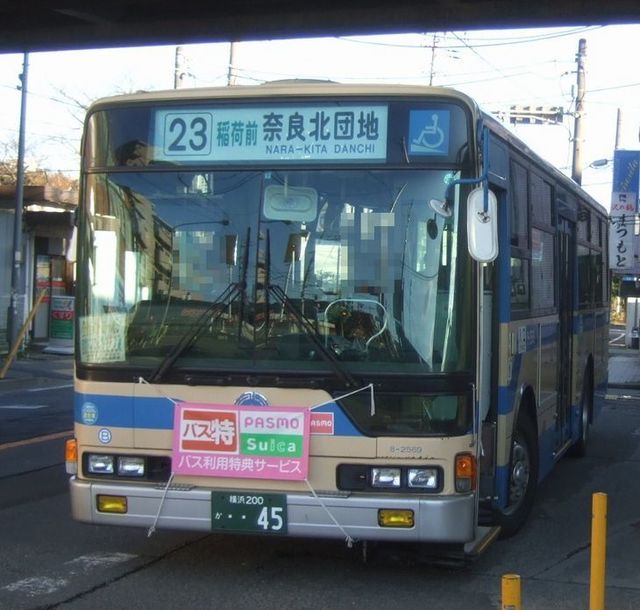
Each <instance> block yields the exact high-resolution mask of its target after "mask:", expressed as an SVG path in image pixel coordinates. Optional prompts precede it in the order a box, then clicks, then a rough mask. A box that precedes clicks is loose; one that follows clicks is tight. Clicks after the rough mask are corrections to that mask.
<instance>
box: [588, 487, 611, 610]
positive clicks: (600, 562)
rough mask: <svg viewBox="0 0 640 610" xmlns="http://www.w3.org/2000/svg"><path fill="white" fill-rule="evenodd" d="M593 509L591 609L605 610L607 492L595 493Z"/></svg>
mask: <svg viewBox="0 0 640 610" xmlns="http://www.w3.org/2000/svg"><path fill="white" fill-rule="evenodd" d="M591 510H592V517H591V581H590V586H589V610H604V580H605V564H606V558H607V494H605V493H595V494H593V498H592V505H591Z"/></svg>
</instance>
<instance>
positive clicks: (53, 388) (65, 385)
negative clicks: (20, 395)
mask: <svg viewBox="0 0 640 610" xmlns="http://www.w3.org/2000/svg"><path fill="white" fill-rule="evenodd" d="M72 387H73V384H72V383H65V384H64V385H52V386H49V387H47V388H31V389H30V390H27V392H47V391H48V390H62V389H64V388H72Z"/></svg>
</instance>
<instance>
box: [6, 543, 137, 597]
mask: <svg viewBox="0 0 640 610" xmlns="http://www.w3.org/2000/svg"><path fill="white" fill-rule="evenodd" d="M137 558H138V555H133V554H131V553H106V552H98V553H94V554H92V555H81V556H80V557H76V558H75V559H71V560H70V561H66V562H65V563H64V565H65V566H67V568H68V572H69V575H70V576H72V577H78V576H81V577H85V578H86V576H87V575H88V574H93V573H94V571H95V570H96V569H98V568H105V569H106V568H110V567H112V566H115V565H117V564H120V563H124V562H125V561H132V560H134V559H137ZM68 585H69V580H68V579H67V578H52V577H49V576H30V577H28V578H23V579H22V580H17V581H15V582H12V583H10V584H8V585H5V586H4V587H2V589H3V590H5V591H11V592H12V593H22V594H24V595H26V596H28V597H35V596H37V595H51V594H52V593H56V592H57V591H59V590H60V589H62V588H64V587H66V586H68Z"/></svg>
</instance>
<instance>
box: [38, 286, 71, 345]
mask: <svg viewBox="0 0 640 610" xmlns="http://www.w3.org/2000/svg"><path fill="white" fill-rule="evenodd" d="M74 312H75V299H74V297H72V296H60V295H53V296H52V297H51V303H50V309H49V345H48V346H47V348H46V349H45V351H46V352H48V353H53V354H73V325H74V317H75V316H74Z"/></svg>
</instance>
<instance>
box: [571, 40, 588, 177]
mask: <svg viewBox="0 0 640 610" xmlns="http://www.w3.org/2000/svg"><path fill="white" fill-rule="evenodd" d="M586 55H587V41H586V40H585V39H584V38H581V39H580V41H579V42H578V54H577V55H576V63H577V65H578V69H577V94H576V112H575V122H574V128H573V166H572V169H571V177H572V178H573V179H574V181H575V182H577V183H578V184H581V183H582V143H583V142H584V135H583V128H584V121H583V119H584V94H585V57H586Z"/></svg>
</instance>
